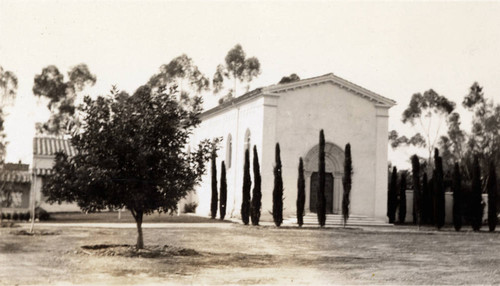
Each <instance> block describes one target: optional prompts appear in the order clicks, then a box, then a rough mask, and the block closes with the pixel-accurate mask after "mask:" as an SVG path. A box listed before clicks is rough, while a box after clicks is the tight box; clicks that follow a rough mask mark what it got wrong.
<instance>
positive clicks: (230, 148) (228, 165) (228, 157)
mask: <svg viewBox="0 0 500 286" xmlns="http://www.w3.org/2000/svg"><path fill="white" fill-rule="evenodd" d="M232 154H233V138H232V137H231V134H229V135H227V142H226V168H228V169H229V168H231V159H232V157H233V155H232Z"/></svg>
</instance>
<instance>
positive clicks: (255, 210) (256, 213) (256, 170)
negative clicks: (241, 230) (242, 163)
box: [251, 146, 262, 225]
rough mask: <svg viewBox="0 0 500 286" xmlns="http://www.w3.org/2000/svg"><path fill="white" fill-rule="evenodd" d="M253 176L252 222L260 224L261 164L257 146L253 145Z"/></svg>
mask: <svg viewBox="0 0 500 286" xmlns="http://www.w3.org/2000/svg"><path fill="white" fill-rule="evenodd" d="M253 178H254V180H255V182H254V184H253V193H252V217H251V219H252V224H253V225H259V219H260V208H261V206H262V191H261V189H260V188H261V178H260V166H259V155H258V154H257V146H253Z"/></svg>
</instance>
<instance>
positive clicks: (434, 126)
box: [389, 89, 455, 171]
mask: <svg viewBox="0 0 500 286" xmlns="http://www.w3.org/2000/svg"><path fill="white" fill-rule="evenodd" d="M454 109H455V103H454V102H452V101H450V100H448V99H447V98H446V97H445V96H443V95H440V94H438V93H437V92H436V91H434V90H433V89H429V90H428V91H425V92H424V93H423V94H422V93H415V94H413V96H412V98H411V100H410V103H409V104H408V107H407V108H406V109H405V110H404V111H403V115H402V119H401V121H402V122H403V123H404V124H410V125H411V126H412V127H413V128H414V129H415V132H416V133H415V134H414V135H413V136H412V137H410V138H406V137H405V136H399V135H398V133H397V132H396V131H395V130H392V131H391V132H390V133H389V140H390V141H391V146H392V147H393V148H396V147H398V146H399V145H402V144H406V145H414V146H417V147H422V148H426V149H427V154H428V171H430V170H432V166H431V157H432V151H433V150H434V148H435V147H436V145H437V143H438V140H439V138H440V137H439V134H440V132H441V127H442V125H443V122H444V121H445V120H446V118H447V117H448V115H450V114H451V113H452V112H453V110H454Z"/></svg>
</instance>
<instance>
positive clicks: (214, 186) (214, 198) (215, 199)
mask: <svg viewBox="0 0 500 286" xmlns="http://www.w3.org/2000/svg"><path fill="white" fill-rule="evenodd" d="M216 161H217V153H216V152H215V149H214V150H213V151H212V200H211V204H210V214H211V217H212V219H215V217H216V216H217V203H218V197H217V196H218V194H217V165H216V163H217V162H216Z"/></svg>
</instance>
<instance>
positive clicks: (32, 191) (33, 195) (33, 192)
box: [30, 169, 36, 233]
mask: <svg viewBox="0 0 500 286" xmlns="http://www.w3.org/2000/svg"><path fill="white" fill-rule="evenodd" d="M32 177H33V179H32V182H31V200H30V203H31V227H30V233H33V227H34V226H35V199H36V198H35V191H36V169H33V175H32Z"/></svg>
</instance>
